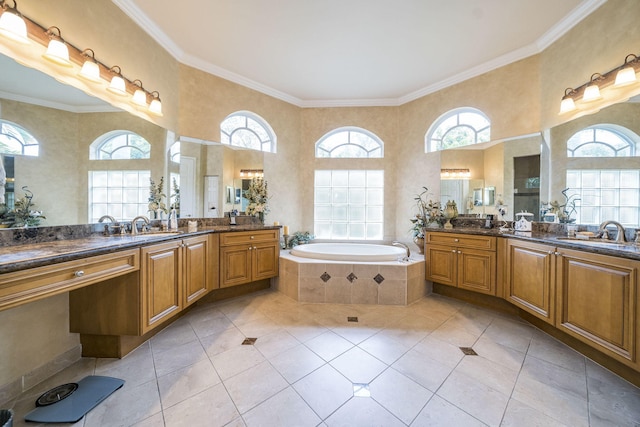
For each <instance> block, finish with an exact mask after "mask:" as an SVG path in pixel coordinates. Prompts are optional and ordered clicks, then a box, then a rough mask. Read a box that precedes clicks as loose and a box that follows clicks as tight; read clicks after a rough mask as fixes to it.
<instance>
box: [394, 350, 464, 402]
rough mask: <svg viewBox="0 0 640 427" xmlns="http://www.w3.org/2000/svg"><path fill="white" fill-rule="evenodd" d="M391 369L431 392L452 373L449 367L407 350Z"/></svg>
mask: <svg viewBox="0 0 640 427" xmlns="http://www.w3.org/2000/svg"><path fill="white" fill-rule="evenodd" d="M391 367H392V368H393V369H395V370H397V371H398V372H400V373H401V374H404V375H405V376H407V377H409V378H411V379H412V380H414V381H415V382H417V383H418V384H420V385H421V386H423V387H425V388H426V389H427V390H430V391H433V392H435V391H436V390H438V388H439V387H440V386H441V385H442V383H443V382H444V380H445V379H446V378H447V376H449V374H450V373H451V371H452V368H451V367H449V366H445V365H443V364H442V363H440V362H437V361H435V360H433V359H431V358H429V357H427V356H425V355H424V354H422V353H419V352H417V351H415V350H409V351H408V352H407V353H406V354H405V355H404V356H402V357H401V358H400V359H398V361H397V362H396V363H394V364H393V365H391Z"/></svg>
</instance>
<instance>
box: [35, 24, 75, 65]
mask: <svg viewBox="0 0 640 427" xmlns="http://www.w3.org/2000/svg"><path fill="white" fill-rule="evenodd" d="M56 32H57V34H56ZM46 34H47V35H48V36H49V45H48V46H47V51H46V52H45V53H44V54H43V55H42V56H43V57H44V58H46V59H48V60H49V61H51V62H55V63H56V64H58V65H62V66H65V67H71V66H72V64H71V61H70V60H69V48H68V47H67V45H66V44H65V42H64V39H63V38H62V33H61V32H60V28H58V27H49V28H48V29H47V31H46Z"/></svg>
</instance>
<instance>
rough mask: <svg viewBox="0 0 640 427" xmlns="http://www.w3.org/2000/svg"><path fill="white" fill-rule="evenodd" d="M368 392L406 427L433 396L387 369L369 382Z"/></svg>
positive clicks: (399, 374)
mask: <svg viewBox="0 0 640 427" xmlns="http://www.w3.org/2000/svg"><path fill="white" fill-rule="evenodd" d="M369 390H370V392H371V398H373V400H375V401H376V402H378V403H379V404H380V405H381V406H382V407H383V408H385V409H387V410H388V411H389V412H391V413H392V414H393V415H395V416H396V417H398V418H399V419H400V420H402V422H404V423H405V424H407V425H408V424H410V423H411V421H413V419H414V418H415V417H416V415H418V413H419V412H420V410H421V409H422V408H424V405H425V404H426V403H427V402H428V401H429V399H430V398H431V396H432V395H433V393H432V392H430V391H429V390H427V389H426V388H424V387H422V386H421V385H419V384H418V383H416V382H414V381H413V380H410V379H409V378H407V377H405V376H404V375H402V374H401V373H399V372H398V371H396V370H395V369H387V370H386V371H384V372H383V373H382V374H380V376H378V378H376V379H375V380H373V382H371V384H370V385H369Z"/></svg>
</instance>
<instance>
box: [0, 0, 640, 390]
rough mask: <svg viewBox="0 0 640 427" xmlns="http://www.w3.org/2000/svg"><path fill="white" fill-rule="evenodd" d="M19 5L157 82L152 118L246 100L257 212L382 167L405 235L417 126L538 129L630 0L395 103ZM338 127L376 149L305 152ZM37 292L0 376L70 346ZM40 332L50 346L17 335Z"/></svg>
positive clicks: (115, 22) (77, 8) (168, 121)
mask: <svg viewBox="0 0 640 427" xmlns="http://www.w3.org/2000/svg"><path fill="white" fill-rule="evenodd" d="M20 10H21V11H22V12H23V13H24V14H25V15H26V16H29V17H30V18H32V19H34V20H35V21H37V22H39V23H40V24H42V25H43V26H49V25H57V26H59V27H60V28H61V29H62V31H63V35H64V37H65V38H66V39H67V40H68V41H69V42H71V43H73V44H75V45H76V46H81V47H91V48H93V49H94V50H95V51H96V56H97V58H98V59H99V60H101V61H103V62H104V63H106V64H110V65H114V64H118V65H120V66H121V67H122V71H123V74H124V75H125V76H127V77H129V78H131V79H135V78H139V79H141V80H142V81H143V82H144V85H145V87H146V88H148V89H150V90H158V91H159V92H160V94H161V97H162V101H163V109H164V113H165V115H164V117H163V118H160V119H154V121H155V122H156V123H158V124H159V125H161V126H162V127H164V128H166V129H170V130H173V131H176V132H178V133H179V134H180V135H186V136H191V137H196V138H202V139H208V140H213V141H216V140H217V139H218V138H219V137H218V126H219V124H220V122H221V121H222V119H224V117H226V116H227V115H228V114H230V113H232V112H234V111H238V110H250V111H252V112H254V113H256V114H258V115H260V116H262V117H263V118H264V119H265V120H266V121H267V122H268V123H269V124H270V125H271V126H272V127H273V129H274V131H275V133H276V135H277V137H278V145H277V153H276V154H265V155H264V169H265V175H266V177H267V181H268V183H269V188H270V192H271V196H272V197H271V207H272V212H271V214H270V215H269V216H268V221H273V220H278V221H280V222H281V223H286V224H289V225H290V226H291V227H292V231H295V230H298V229H299V230H305V229H308V230H311V229H312V218H313V217H312V209H313V206H312V193H313V189H312V186H311V183H312V171H313V168H316V167H323V168H324V167H331V168H337V167H347V166H348V167H365V166H366V167H369V165H373V167H376V168H377V167H380V168H382V169H384V170H385V177H386V178H385V179H386V184H387V186H386V188H385V190H386V191H385V203H386V206H387V207H386V209H385V238H395V237H398V238H404V239H405V240H408V239H409V237H408V234H407V230H408V228H409V225H410V224H409V220H408V219H409V218H410V217H411V215H412V214H413V211H412V209H413V208H414V202H413V198H414V197H415V194H417V193H418V192H420V191H421V187H423V186H426V187H429V188H430V189H431V190H433V192H434V193H436V194H435V198H436V199H437V198H438V197H439V194H437V193H438V185H439V180H440V171H439V169H440V153H425V152H424V135H425V133H426V132H427V130H428V128H429V126H430V124H431V123H433V122H434V121H435V120H436V119H437V118H438V117H440V116H441V115H442V114H444V113H446V112H447V111H449V110H450V109H453V108H458V107H462V106H470V107H474V108H477V109H480V110H482V111H483V112H484V113H485V114H487V116H489V118H490V119H491V121H492V138H493V139H504V138H508V137H512V136H518V135H525V134H530V133H534V132H539V131H541V130H543V129H548V128H550V127H552V126H554V125H557V124H559V123H561V122H562V121H563V118H561V117H559V116H557V110H558V105H559V101H560V98H561V96H562V94H563V92H564V89H565V87H567V86H572V85H579V84H582V83H584V82H585V81H586V80H587V79H588V78H589V76H590V75H591V74H592V73H594V72H596V71H607V70H609V69H611V68H613V67H614V66H617V65H619V64H620V63H621V61H622V60H623V58H624V57H625V55H626V54H628V53H630V52H636V53H637V40H639V39H640V26H638V25H637V23H636V18H637V16H640V2H637V1H635V0H609V1H608V2H607V3H606V4H605V5H603V6H602V7H601V8H600V10H598V11H596V12H595V13H594V14H593V15H592V16H590V17H588V18H587V19H585V20H584V21H583V22H582V23H581V24H579V25H578V26H577V27H576V28H575V29H573V30H571V31H570V32H568V33H567V34H566V35H564V36H563V37H562V39H561V40H559V41H558V42H556V43H554V44H553V45H552V46H550V47H549V48H547V50H545V51H544V52H543V53H541V54H539V55H535V56H532V57H530V58H527V59H524V60H521V61H518V62H516V63H514V64H511V65H508V66H505V67H502V68H500V69H498V70H495V71H492V72H489V73H486V74H484V75H481V76H478V77H476V78H473V79H470V80H468V81H465V82H463V83H460V84H457V85H455V86H452V87H449V88H446V89H443V90H441V91H439V92H437V93H433V94H430V95H427V96H425V97H423V98H420V99H418V100H415V101H412V102H410V103H407V104H405V105H402V106H400V107H395V108H394V107H385V108H310V109H301V108H298V107H296V106H293V105H290V104H287V103H285V102H282V101H279V100H277V99H274V98H272V97H269V96H266V95H263V94H260V93H257V92H255V91H252V90H250V89H247V88H244V87H240V86H238V85H236V84H233V83H231V82H228V81H225V80H223V79H220V78H218V77H215V76H211V75H209V74H207V73H204V72H201V71H199V70H195V69H193V68H191V67H187V66H184V65H180V64H178V63H177V61H176V60H174V59H173V58H172V57H171V56H170V55H169V54H168V53H167V52H166V51H165V50H164V49H163V48H162V47H161V46H159V45H158V44H157V43H156V42H155V41H154V40H153V39H151V37H150V36H148V35H147V34H146V33H145V32H144V31H143V30H142V29H140V28H138V27H137V26H136V25H135V24H134V23H133V22H132V21H131V20H130V19H129V18H128V17H127V16H126V15H125V14H124V13H123V12H121V11H120V10H119V9H118V8H117V7H116V6H115V5H114V4H113V3H112V2H111V1H108V0H93V1H90V2H88V1H83V0H21V1H20ZM340 126H360V127H363V128H365V129H367V130H369V131H371V132H374V133H375V134H377V135H378V136H379V137H380V138H381V139H382V140H383V141H384V142H385V158H384V159H382V160H374V161H371V162H369V161H366V162H365V161H360V162H335V163H334V162H331V163H330V164H328V163H326V161H321V160H316V159H315V158H314V157H313V146H314V143H315V142H316V141H317V139H318V138H319V137H321V136H322V135H323V134H324V133H326V132H328V131H330V130H332V129H334V128H336V127H340ZM60 144H63V143H62V142H60ZM532 144H533V142H532ZM62 146H63V145H60V147H62ZM354 165H355V166H354ZM45 301H46V303H43V304H37V305H36V304H29V305H26V306H24V307H20V308H17V309H12V310H8V311H5V312H2V313H0V315H2V317H3V318H4V322H3V324H4V325H11V328H10V329H11V331H10V332H8V331H7V328H2V331H3V332H1V333H0V339H2V340H3V350H1V351H2V354H0V357H3V365H5V366H10V367H11V369H9V370H5V371H1V372H0V384H6V383H8V382H10V381H12V380H14V379H16V378H17V377H19V376H20V375H23V374H24V373H27V372H29V371H30V370H32V369H35V368H37V367H38V366H41V365H43V364H45V363H46V362H48V361H50V360H51V358H52V357H54V355H55V354H56V353H57V354H61V353H64V350H65V349H68V348H70V347H72V346H73V345H76V343H77V341H76V340H75V338H73V337H72V338H71V339H69V333H68V331H67V329H66V328H65V327H64V326H63V325H64V324H66V316H68V311H67V309H66V307H65V306H64V304H63V302H62V301H61V300H60V298H54V299H48V300H45ZM54 325H58V326H57V327H54ZM45 333H46V334H47V338H48V339H50V341H51V342H53V343H55V345H54V346H53V347H47V346H46V344H42V345H38V344H37V341H35V340H23V339H21V338H23V337H39V336H42V335H43V334H45ZM25 341H28V342H25ZM34 343H35V344H34ZM32 348H40V349H42V351H39V352H38V351H37V350H36V353H37V354H34V355H33V357H32V358H29V359H28V360H27V358H24V357H21V355H22V353H24V352H27V351H31V349H32ZM45 348H46V351H45ZM9 349H10V350H9Z"/></svg>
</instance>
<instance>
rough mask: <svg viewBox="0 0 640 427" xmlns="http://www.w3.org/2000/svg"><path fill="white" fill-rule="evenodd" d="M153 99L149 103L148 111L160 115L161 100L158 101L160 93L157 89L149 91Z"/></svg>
mask: <svg viewBox="0 0 640 427" xmlns="http://www.w3.org/2000/svg"><path fill="white" fill-rule="evenodd" d="M151 96H152V97H153V99H152V100H151V104H149V112H150V113H151V114H153V115H155V116H160V117H162V101H160V93H158V91H154V92H151Z"/></svg>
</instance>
